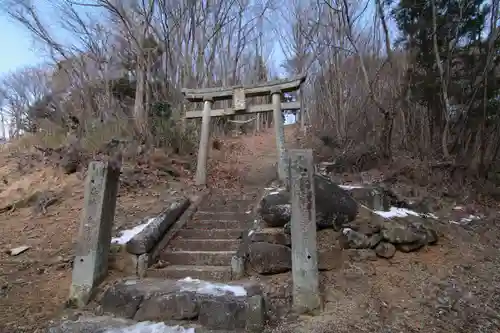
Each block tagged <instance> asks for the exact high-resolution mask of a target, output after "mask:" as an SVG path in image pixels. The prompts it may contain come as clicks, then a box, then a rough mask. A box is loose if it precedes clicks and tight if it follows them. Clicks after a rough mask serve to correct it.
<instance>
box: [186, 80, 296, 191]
mask: <svg viewBox="0 0 500 333" xmlns="http://www.w3.org/2000/svg"><path fill="white" fill-rule="evenodd" d="M305 80H306V76H305V75H299V76H297V77H294V78H290V79H284V80H276V81H269V82H264V83H258V84H253V85H245V86H241V85H239V86H233V87H219V88H203V89H187V88H184V89H182V93H183V95H184V97H185V98H186V99H187V100H188V101H190V102H203V103H204V106H203V111H188V112H186V116H185V118H186V119H193V118H202V125H201V135H200V145H199V148H198V163H197V166H196V178H195V181H196V184H197V185H205V184H206V180H207V159H208V149H209V138H210V120H211V117H224V116H232V115H242V114H252V113H259V112H273V122H274V128H275V131H276V150H277V153H278V156H277V159H278V175H279V178H280V179H281V180H285V178H286V175H287V169H286V158H287V157H286V151H285V133H284V124H283V117H282V110H299V109H300V108H301V103H300V101H297V102H287V103H282V102H281V96H282V94H283V93H289V92H293V91H296V90H298V89H300V86H301V85H302V83H304V81H305ZM269 95H271V96H272V104H261V105H250V106H247V103H246V98H247V97H258V96H269ZM231 99H232V100H233V105H232V106H233V107H232V108H224V109H215V110H212V106H213V103H214V102H215V101H225V100H231Z"/></svg>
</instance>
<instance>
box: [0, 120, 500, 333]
mask: <svg viewBox="0 0 500 333" xmlns="http://www.w3.org/2000/svg"><path fill="white" fill-rule="evenodd" d="M293 140H294V129H292V128H290V129H288V130H287V142H293ZM275 156H276V155H275V141H274V136H273V133H272V132H268V133H264V134H261V135H258V136H255V137H252V136H248V137H242V138H239V139H231V140H224V141H223V142H222V145H221V147H220V149H212V151H211V160H210V163H209V165H210V171H209V185H210V186H211V187H217V188H222V189H224V188H233V190H234V188H235V187H236V188H238V187H239V188H241V189H243V188H244V187H246V186H257V185H259V183H260V182H262V181H263V179H267V178H268V177H269V175H270V174H272V173H273V172H275V171H274V170H275V168H274V163H275V160H276V157H275ZM0 160H1V161H2V165H3V167H2V168H0V178H2V179H5V180H7V183H5V181H4V184H2V185H1V186H0V203H1V204H0V207H3V205H4V204H5V203H8V202H9V201H12V200H13V198H17V197H20V198H21V197H23V196H27V195H29V193H33V192H34V191H42V190H45V189H49V190H51V191H53V192H56V193H58V194H59V197H60V200H58V201H57V202H56V203H55V204H54V205H51V206H49V207H48V208H47V212H46V213H45V214H43V213H37V212H35V211H34V210H33V207H27V208H19V209H15V210H13V211H7V212H4V213H2V216H1V220H0V232H1V235H2V237H0V248H1V250H2V251H1V253H0V332H4V331H5V332H37V330H38V331H39V332H42V329H43V327H44V326H45V324H46V323H47V321H48V320H49V319H51V318H53V317H54V316H55V315H57V314H58V313H59V311H60V310H61V309H62V308H63V304H64V302H65V300H66V298H67V296H68V288H69V284H70V279H71V258H72V254H73V245H74V241H75V237H76V234H77V229H78V226H79V219H80V213H81V208H82V204H83V180H82V179H83V175H81V174H73V175H70V176H67V175H63V174H62V173H61V172H60V171H58V170H56V169H54V168H52V167H44V166H36V165H35V166H33V167H31V169H30V170H24V171H19V169H20V168H19V160H18V159H17V158H16V157H9V154H7V152H1V153H0ZM191 176H192V173H189V172H186V173H185V174H184V175H183V177H181V178H180V179H177V180H173V179H170V178H164V179H163V178H158V179H157V181H155V182H152V183H151V182H150V183H148V185H147V186H143V187H141V188H137V189H130V188H121V189H120V196H119V198H118V206H117V214H116V215H117V216H116V222H115V229H117V230H119V229H120V228H122V227H124V226H127V225H130V224H131V223H134V222H136V221H137V220H139V219H141V218H143V217H145V216H148V215H152V214H155V213H157V212H159V211H160V210H161V209H162V207H163V204H162V203H163V201H164V200H168V196H169V194H171V193H172V192H173V191H176V192H184V193H186V194H189V193H190V191H195V190H196V189H193V188H189V186H190V185H191V184H192V183H191ZM474 209H475V211H476V212H479V213H482V214H483V215H484V217H482V218H481V219H479V220H476V221H473V222H471V223H470V224H467V225H459V224H455V223H450V221H451V220H452V219H453V216H450V215H453V214H456V212H455V211H454V210H453V207H452V206H449V207H444V208H443V209H442V210H441V211H439V212H435V213H436V215H437V216H438V217H439V219H438V220H436V221H435V224H436V228H437V229H438V230H439V232H440V235H441V237H440V239H439V242H438V244H437V245H435V246H430V247H426V248H425V249H423V250H420V251H418V252H414V253H399V252H398V253H397V254H396V256H395V257H393V258H392V259H390V260H385V259H378V260H376V261H369V260H366V261H349V260H348V261H346V262H344V264H343V265H342V268H341V269H340V270H335V271H330V272H322V273H321V285H322V289H323V294H324V304H325V306H324V309H323V311H322V312H321V314H320V315H317V316H314V317H308V316H303V317H299V318H296V317H295V318H294V317H291V318H290V320H289V321H288V322H286V323H285V324H283V325H281V326H280V327H277V328H274V329H273V332H276V333H279V332H332V333H335V332H339V333H348V332H349V333H354V332H384V333H389V332H390V333H393V332H426V333H427V332H464V333H466V332H500V291H499V290H500V256H499V255H498V249H499V247H500V227H499V226H500V215H499V214H498V212H497V211H496V210H495V209H491V208H489V209H487V208H485V207H475V208H474ZM21 245H28V246H30V249H28V250H27V251H26V252H24V253H22V254H20V255H18V256H11V255H9V254H7V250H9V249H11V248H14V247H16V246H21ZM329 245H330V244H329V239H328V237H323V238H322V240H321V244H320V246H329ZM269 279H270V280H271V281H270V283H271V284H274V285H283V286H286V285H288V287H284V288H283V290H284V291H283V293H284V294H286V296H287V297H289V296H290V292H291V290H290V286H291V277H290V275H289V274H282V275H277V276H273V277H271V278H269ZM2 330H3V331H2Z"/></svg>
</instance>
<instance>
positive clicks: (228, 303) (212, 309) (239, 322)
mask: <svg viewBox="0 0 500 333" xmlns="http://www.w3.org/2000/svg"><path fill="white" fill-rule="evenodd" d="M198 322H199V323H200V324H201V325H203V326H205V327H206V328H208V329H219V330H238V329H245V327H246V323H247V303H246V302H245V300H244V299H237V298H232V297H230V296H219V297H207V298H204V299H202V300H201V302H200V314H199V316H198Z"/></svg>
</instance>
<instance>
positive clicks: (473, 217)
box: [450, 215, 481, 225]
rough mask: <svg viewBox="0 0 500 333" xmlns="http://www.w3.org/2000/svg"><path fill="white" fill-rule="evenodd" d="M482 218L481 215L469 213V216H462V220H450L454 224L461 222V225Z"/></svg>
mask: <svg viewBox="0 0 500 333" xmlns="http://www.w3.org/2000/svg"><path fill="white" fill-rule="evenodd" d="M479 219H481V217H480V216H475V215H469V216H467V217H462V218H461V219H460V221H458V222H457V221H450V223H453V224H459V225H463V224H467V223H470V222H472V221H476V220H479Z"/></svg>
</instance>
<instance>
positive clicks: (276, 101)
mask: <svg viewBox="0 0 500 333" xmlns="http://www.w3.org/2000/svg"><path fill="white" fill-rule="evenodd" d="M271 95H272V99H273V116H274V117H273V121H274V131H275V136H276V152H277V157H278V177H279V179H280V180H281V181H282V182H284V183H285V184H286V178H287V176H288V172H287V167H286V165H287V158H286V149H285V125H284V123H283V115H282V113H281V90H273V91H271Z"/></svg>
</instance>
